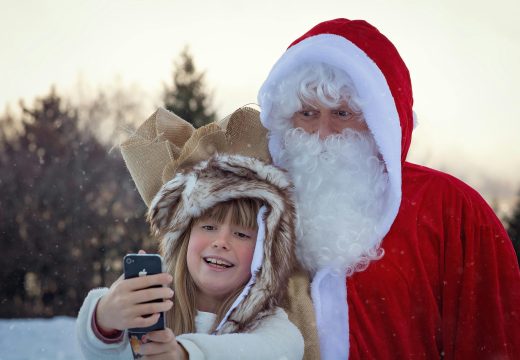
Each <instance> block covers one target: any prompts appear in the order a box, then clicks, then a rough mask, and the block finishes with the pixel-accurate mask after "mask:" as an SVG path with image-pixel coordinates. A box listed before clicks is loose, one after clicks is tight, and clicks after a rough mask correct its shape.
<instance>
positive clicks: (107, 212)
mask: <svg viewBox="0 0 520 360" xmlns="http://www.w3.org/2000/svg"><path fill="white" fill-rule="evenodd" d="M127 95H128V96H129V95H130V92H126V93H125V92H124V91H119V92H116V93H114V94H107V93H104V92H100V93H99V94H98V95H97V96H96V97H95V98H94V99H93V100H91V101H88V102H84V103H82V104H76V105H72V104H71V102H70V101H69V99H66V98H65V97H64V96H63V95H60V94H57V92H56V91H55V90H51V91H50V93H49V94H48V95H46V96H43V97H41V98H38V99H36V100H35V101H34V103H33V104H32V105H31V106H27V105H25V104H24V103H23V102H21V103H20V115H13V114H12V113H10V112H6V113H5V114H4V115H2V116H0V169H1V171H0V194H1V197H0V239H1V244H2V256H1V258H0V266H1V268H2V271H1V272H0V289H1V291H0V317H2V318H9V317H20V318H21V317H49V316H55V315H68V316H76V315H77V312H78V310H79V307H80V305H81V303H82V301H83V299H84V297H85V296H86V294H87V292H88V291H89V290H90V289H92V288H95V287H100V286H109V285H110V284H111V283H112V282H113V281H114V280H115V279H116V278H117V277H118V276H119V275H120V274H121V272H122V263H121V261H122V257H123V256H124V255H125V254H126V253H129V252H137V250H138V249H141V248H142V249H145V250H147V251H156V250H157V248H156V244H155V241H153V239H151V238H150V235H149V230H148V225H147V224H146V221H145V212H146V206H145V204H144V202H143V201H142V200H141V198H140V196H139V194H138V192H137V191H136V189H135V185H134V184H133V182H132V180H131V177H130V175H129V173H128V171H127V170H126V167H125V165H124V162H123V160H122V157H121V155H120V153H119V151H111V148H112V147H113V146H114V145H116V144H115V143H114V142H115V139H117V138H118V136H117V132H118V131H119V132H120V130H118V129H120V128H124V127H129V126H131V125H134V127H135V125H136V124H135V122H136V121H139V123H140V122H142V121H144V120H145V118H140V119H133V117H134V115H135V114H136V113H138V110H139V109H138V108H139V103H138V102H132V101H129V100H128V96H127ZM192 100H193V101H192ZM162 106H164V107H167V108H168V109H169V110H171V111H174V112H176V113H177V114H179V115H181V116H183V117H184V118H185V119H186V120H188V121H190V122H192V123H193V124H194V125H195V126H196V127H198V126H201V125H204V124H206V123H208V122H209V121H212V120H213V119H214V118H215V112H214V111H212V109H211V97H210V96H209V95H208V94H207V92H206V90H205V85H204V73H200V72H198V71H197V70H196V68H195V66H194V63H193V59H192V56H191V55H190V53H189V51H188V49H187V48H186V49H185V50H184V51H183V52H182V53H181V55H180V59H179V61H178V62H177V63H176V66H175V68H174V75H173V83H172V84H171V85H165V86H164V90H163V105H162ZM109 120H110V121H111V124H110V126H105V125H106V123H107V122H108V121H109ZM132 122H134V123H133V124H132ZM137 125H138V124H137Z"/></svg>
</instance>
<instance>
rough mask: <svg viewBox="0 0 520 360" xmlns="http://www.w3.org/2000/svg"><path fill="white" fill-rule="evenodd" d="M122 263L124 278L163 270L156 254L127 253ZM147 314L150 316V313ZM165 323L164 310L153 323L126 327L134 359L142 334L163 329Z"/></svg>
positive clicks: (137, 353) (136, 356)
mask: <svg viewBox="0 0 520 360" xmlns="http://www.w3.org/2000/svg"><path fill="white" fill-rule="evenodd" d="M123 264H124V266H123V268H124V272H125V279H131V278H135V277H139V276H148V275H154V274H159V273H162V272H163V270H164V269H163V261H162V258H161V256H160V255H157V254H128V255H126V256H125V257H124V259H123ZM153 287H161V285H156V286H153ZM161 301H163V299H156V300H152V301H150V302H161ZM148 316H151V314H150V315H148ZM165 325H166V324H165V317H164V312H161V313H160V316H159V320H157V322H156V323H155V324H154V325H152V326H148V327H142V328H132V329H128V336H129V338H130V344H131V345H132V352H133V354H134V358H135V359H137V358H139V357H140V355H139V348H140V346H141V344H142V341H141V338H142V336H143V335H144V334H146V333H149V332H150V331H155V330H163V329H164V327H165Z"/></svg>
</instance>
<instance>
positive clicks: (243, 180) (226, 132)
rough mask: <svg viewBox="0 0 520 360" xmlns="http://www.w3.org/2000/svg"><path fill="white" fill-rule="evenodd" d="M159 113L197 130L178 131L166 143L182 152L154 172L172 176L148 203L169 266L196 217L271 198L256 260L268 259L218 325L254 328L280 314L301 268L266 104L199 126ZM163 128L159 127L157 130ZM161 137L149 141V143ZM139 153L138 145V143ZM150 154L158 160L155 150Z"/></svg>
mask: <svg viewBox="0 0 520 360" xmlns="http://www.w3.org/2000/svg"><path fill="white" fill-rule="evenodd" d="M154 115H155V117H156V118H157V117H158V116H159V117H161V119H160V120H161V125H160V126H162V127H163V129H164V123H165V121H164V118H168V119H169V122H170V124H169V125H168V126H169V128H172V129H175V128H177V129H187V130H189V134H188V135H189V136H187V135H185V134H183V135H182V136H179V134H177V137H176V140H175V141H176V143H175V144H174V146H175V147H174V146H172V145H171V144H172V142H170V143H165V144H163V145H164V146H162V147H163V148H166V147H168V148H169V149H170V150H171V149H173V150H174V151H170V152H169V154H171V157H170V158H169V161H165V162H164V163H163V164H161V165H160V166H157V164H155V165H156V166H155V170H154V169H152V171H154V174H156V176H157V174H159V173H161V174H162V178H165V177H168V176H170V174H171V176H170V178H169V179H167V181H166V183H165V184H164V185H163V186H162V187H161V188H160V190H159V191H158V192H157V193H156V194H155V197H154V198H153V200H150V201H149V202H147V204H149V212H148V220H149V221H150V224H151V227H152V230H153V232H154V233H155V234H157V235H158V236H159V237H160V249H161V254H162V255H163V258H164V260H165V264H166V266H167V267H168V270H169V271H171V270H172V269H173V267H174V266H175V264H173V263H172V261H173V258H174V256H173V255H174V254H173V251H174V248H175V246H174V245H175V243H176V242H177V241H178V240H179V238H180V236H181V235H182V234H183V233H184V232H185V231H186V229H187V227H188V226H189V224H190V220H191V219H194V218H197V217H199V216H200V215H201V214H203V213H204V212H205V211H206V210H208V209H210V208H212V207H213V206H215V205H216V204H218V203H220V202H225V201H228V200H233V199H240V198H254V199H258V200H260V202H262V203H263V204H265V214H263V216H262V218H261V219H259V220H260V221H259V231H258V238H257V243H256V245H257V247H256V249H255V257H254V259H253V262H255V259H261V263H259V264H258V266H257V267H256V268H255V269H254V270H255V271H253V270H252V278H251V280H250V282H249V283H248V284H247V285H246V288H245V289H244V291H243V292H242V294H241V295H240V296H239V299H237V300H239V301H237V302H235V304H233V306H232V308H231V309H230V311H229V312H228V314H227V315H226V317H225V318H224V320H223V322H222V323H221V325H220V326H219V327H218V328H217V333H219V334H223V333H233V332H237V331H245V330H248V329H251V328H252V327H254V326H255V325H256V324H258V320H260V319H261V318H263V317H265V316H267V315H270V314H272V312H273V311H274V307H275V305H277V303H278V301H279V300H280V299H281V297H282V295H283V294H284V292H285V291H286V286H287V281H288V278H289V275H290V273H291V271H292V270H293V265H292V264H293V261H294V260H293V259H294V246H295V244H294V242H295V235H294V216H295V212H294V204H293V202H292V185H291V183H290V181H289V179H288V176H287V174H286V172H285V171H284V170H281V169H279V168H277V167H275V166H273V165H270V162H271V158H270V156H269V153H268V150H267V136H266V135H267V132H266V130H265V129H264V128H263V126H262V125H261V123H260V119H259V113H258V111H256V110H254V109H251V108H241V109H238V110H237V111H235V112H234V113H233V114H231V115H230V116H229V117H227V118H225V119H223V120H222V121H219V122H216V123H211V124H209V125H206V126H204V127H202V128H199V129H197V130H195V129H193V128H191V129H190V128H189V127H187V126H186V125H185V123H184V121H183V120H182V119H180V118H178V117H177V116H175V115H173V114H171V113H168V112H166V110H160V112H159V113H156V114H154ZM155 120H157V119H155ZM147 121H150V119H149V120H147ZM155 123H157V122H156V121H155ZM148 125H149V124H148ZM158 128H159V126H155V129H154V130H156V129H158ZM143 133H144V132H140V134H143ZM157 134H159V136H163V135H162V134H160V133H159V132H157V131H155V132H154V131H151V132H148V135H147V136H149V137H153V136H158V135H157ZM173 134H175V131H174V132H171V133H170V136H169V138H170V139H171V138H172V136H171V135H173ZM145 135H146V134H145ZM179 139H180V140H179ZM143 141H144V140H143ZM161 141H163V140H161ZM157 142H158V141H148V140H147V142H146V144H148V145H150V144H154V143H157ZM159 142H160V141H159ZM127 145H128V143H127ZM133 146H135V144H133ZM140 146H141V147H142V146H143V144H141V145H140ZM141 150H142V149H141ZM132 152H134V153H135V152H136V150H135V148H134V149H133V150H132ZM127 155H128V152H127ZM147 156H148V157H150V159H153V153H152V152H149V154H148V155H147ZM169 156H170V155H169ZM127 158H128V156H127ZM125 160H126V158H125ZM127 163H128V161H127ZM141 165H142V166H143V164H142V163H141ZM144 166H145V167H146V164H144ZM159 167H160V168H161V169H160V171H159V170H158V169H159ZM136 168H138V164H134V166H133V167H130V166H129V169H130V171H131V173H132V176H133V177H134V174H135V170H136ZM132 169H134V172H133V171H132ZM137 170H138V171H139V172H138V174H145V179H148V180H153V181H151V182H150V181H149V182H148V184H150V183H151V184H154V185H153V186H157V185H156V184H157V181H156V179H153V178H151V177H150V175H149V174H147V172H146V170H147V169H142V168H140V169H137ZM134 180H135V181H136V184H137V185H138V188H139V189H140V193H141V195H143V194H150V193H151V192H152V191H153V188H152V189H150V188H149V187H147V185H146V183H145V182H143V181H142V179H137V178H136V177H134ZM146 196H147V197H148V196H149V195H146ZM143 198H145V196H143ZM145 200H146V199H145Z"/></svg>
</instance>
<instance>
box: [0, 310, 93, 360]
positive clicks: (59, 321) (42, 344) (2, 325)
mask: <svg viewBox="0 0 520 360" xmlns="http://www.w3.org/2000/svg"><path fill="white" fill-rule="evenodd" d="M75 321H76V319H75V318H71V317H65V316H58V317H54V318H52V319H0V360H66V359H67V360H68V359H74V360H76V359H82V358H83V357H82V356H81V353H80V350H79V345H78V342H77V340H76V334H75V331H76V329H75Z"/></svg>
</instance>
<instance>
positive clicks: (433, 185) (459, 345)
mask: <svg viewBox="0 0 520 360" xmlns="http://www.w3.org/2000/svg"><path fill="white" fill-rule="evenodd" d="M316 62H322V63H326V64H328V65H332V66H334V67H337V68H340V69H342V70H344V71H345V72H346V73H347V74H349V76H350V77H351V78H352V81H353V83H354V86H355V88H356V90H357V92H358V95H359V98H360V99H361V102H360V103H361V104H362V105H361V108H362V111H363V115H364V118H365V121H366V122H367V125H368V127H369V129H370V131H371V133H372V135H373V136H374V139H375V141H376V144H377V146H378V149H379V151H380V153H381V155H382V157H383V160H384V162H385V167H386V170H387V172H388V179H389V180H388V182H389V191H388V192H387V195H386V198H385V199H384V202H385V212H384V216H383V217H382V218H381V221H380V222H379V228H378V231H379V233H380V234H381V245H380V246H381V248H382V249H384V256H383V257H382V258H381V259H380V260H377V261H373V262H371V263H370V265H369V267H368V268H367V269H366V270H364V271H361V272H356V273H354V274H353V275H351V276H349V277H347V278H346V284H347V286H346V297H347V299H346V303H345V305H346V308H347V306H348V313H347V315H348V320H346V322H347V323H348V324H347V325H348V326H347V328H346V329H347V330H346V331H348V335H346V336H345V337H344V341H345V342H346V343H347V344H346V346H345V347H344V348H343V349H342V350H340V351H343V352H346V353H348V357H349V358H350V359H387V358H388V359H394V358H407V359H409V358H412V359H416V358H417V359H419V358H426V359H437V358H440V357H443V358H445V359H514V358H515V359H518V358H520V271H519V268H518V263H517V260H516V257H515V254H514V251H513V247H512V245H511V241H510V239H509V238H508V236H507V233H506V232H505V230H504V228H503V226H502V225H501V223H500V221H499V220H498V219H497V217H496V216H495V214H494V213H493V211H492V210H491V209H490V207H489V206H488V205H487V204H486V202H485V201H484V200H483V199H482V197H481V196H480V195H479V194H478V193H477V192H476V191H475V190H473V189H472V188H470V187H469V186H468V185H466V184H464V183H463V182H461V181H460V180H458V179H456V178H454V177H453V176H450V175H448V174H445V173H442V172H440V171H436V170H432V169H429V168H426V167H424V166H419V165H415V164H411V163H409V162H407V161H406V160H405V159H406V155H407V152H408V148H409V146H410V141H411V135H412V129H413V123H414V119H413V117H414V116H413V111H412V105H413V97H412V88H411V81H410V76H409V72H408V69H407V67H406V65H405V64H404V62H403V60H402V59H401V57H400V55H399V53H398V52H397V50H396V48H395V47H394V46H393V44H392V43H391V42H390V41H389V40H388V39H387V38H386V37H385V36H384V35H383V34H381V33H380V32H379V31H378V30H377V29H376V28H375V27H373V26H371V25H370V24H368V23H367V22H365V21H360V20H354V21H350V20H347V19H336V20H331V21H326V22H323V23H320V24H318V25H317V26H315V27H314V28H312V29H311V30H310V31H309V32H307V33H306V34H304V35H303V36H302V37H300V38H299V39H297V40H296V41H295V42H293V43H292V44H291V45H290V47H289V48H288V49H287V51H286V52H285V53H284V54H283V56H282V57H281V58H280V59H279V60H278V62H277V63H276V64H275V65H274V67H273V69H272V70H271V72H270V74H269V76H268V78H267V80H266V81H265V83H264V84H263V86H262V88H261V90H260V92H259V97H258V99H259V103H260V106H261V108H262V113H261V118H262V122H263V124H264V126H266V127H267V128H268V129H271V128H272V127H273V117H272V116H271V115H272V114H271V110H272V106H273V105H272V104H273V102H274V101H276V99H273V96H272V94H273V93H274V92H275V91H274V89H275V88H276V86H278V84H279V82H280V81H281V80H282V79H283V78H284V77H285V76H286V75H287V74H288V73H289V72H290V71H292V69H294V68H295V67H296V66H298V65H300V64H303V63H316ZM281 146H282V143H281V139H280V138H277V137H276V136H272V137H271V138H270V143H269V148H270V151H271V153H272V154H274V153H276V152H278V151H280V147H281ZM296 191H298V189H296ZM314 306H315V308H316V306H318V305H316V302H315V304H314ZM322 310H323V309H317V312H319V311H322ZM317 316H318V315H317ZM338 318H339V319H345V318H347V317H346V316H345V317H341V316H340V317H338ZM326 327H327V325H326V324H323V323H322V324H320V321H319V316H318V332H319V334H320V336H322V337H323V334H325V332H323V331H324V328H326ZM332 336H334V335H332ZM338 337H341V334H339V335H338ZM322 340H323V339H320V341H322ZM321 346H328V345H327V342H323V341H322V342H321ZM321 350H322V355H323V354H324V351H323V350H324V349H321ZM325 353H327V352H326V351H325ZM330 354H331V353H330V352H329V355H328V357H336V358H337V357H343V358H346V357H347V354H342V353H341V354H340V352H336V353H335V355H332V356H331V355H330ZM339 355H341V356H339Z"/></svg>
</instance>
